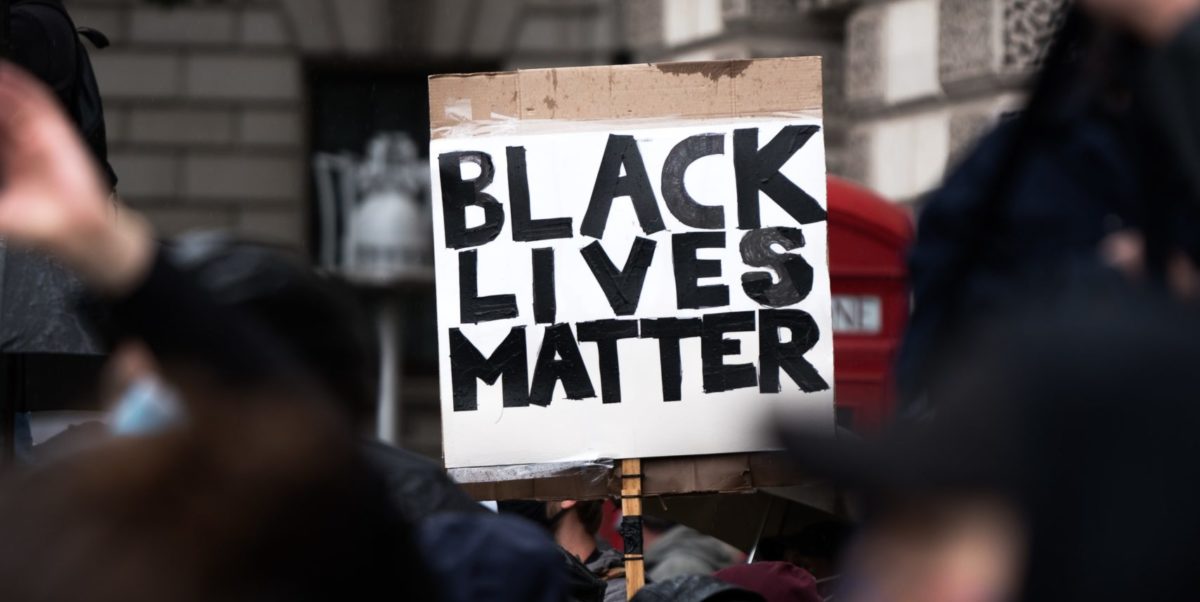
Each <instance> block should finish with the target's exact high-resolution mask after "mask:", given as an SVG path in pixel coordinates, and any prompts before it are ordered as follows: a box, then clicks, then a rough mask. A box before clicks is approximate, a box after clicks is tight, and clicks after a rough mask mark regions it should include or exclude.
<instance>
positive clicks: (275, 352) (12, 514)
mask: <svg viewBox="0 0 1200 602" xmlns="http://www.w3.org/2000/svg"><path fill="white" fill-rule="evenodd" d="M0 107H2V108H3V110H0V170H2V172H0V182H3V188H0V235H3V236H5V237H6V238H7V240H8V242H9V243H10V244H13V245H21V246H26V247H30V248H36V249H39V250H42V251H44V252H47V253H49V254H51V255H52V256H54V257H56V258H57V259H58V260H60V261H62V262H63V263H64V264H66V265H67V266H69V267H70V268H72V269H73V270H75V272H76V273H77V274H78V275H79V276H80V277H81V278H82V280H83V281H84V282H85V283H86V284H87V285H88V286H89V287H90V288H91V289H92V290H94V291H95V292H96V293H98V294H99V295H101V296H103V298H104V299H105V300H106V302H107V304H108V306H109V308H110V310H111V316H112V320H113V324H115V325H117V326H119V327H120V329H121V331H122V332H123V333H124V334H125V336H126V337H129V338H136V339H138V340H140V341H142V342H143V343H144V344H145V345H146V346H147V347H148V348H149V349H150V350H151V351H152V353H153V356H154V358H155V360H156V362H157V363H158V366H159V369H160V370H161V373H162V375H163V377H164V380H166V381H168V382H170V384H171V385H172V386H173V388H174V389H175V390H176V391H177V392H178V393H179V398H180V400H181V401H182V402H183V403H184V404H185V406H186V410H187V422H186V424H185V425H184V427H183V428H179V429H173V430H167V431H163V432H161V433H159V434H157V435H153V436H149V437H144V438H131V439H125V440H118V441H113V442H109V443H107V444H105V445H104V446H102V447H100V448H96V449H94V450H92V451H91V452H90V453H88V454H84V455H79V456H75V457H71V458H67V459H64V460H63V461H62V462H61V463H54V464H52V465H50V466H47V467H45V468H41V469H37V470H35V471H32V472H29V473H27V474H22V475H19V476H17V477H15V478H16V480H15V481H12V482H9V483H7V484H6V487H4V489H3V491H2V493H3V495H2V496H0V506H2V507H3V510H2V511H0V521H3V523H4V525H3V526H2V527H0V530H2V531H3V532H4V533H5V536H6V543H8V544H10V545H7V546H6V547H5V551H4V554H3V555H0V581H2V582H4V583H5V599H6V600H18V601H20V600H58V599H83V600H114V601H115V600H164V599H168V600H211V599H226V600H262V599H289V600H326V599H335V598H336V599H344V598H350V599H356V598H368V597H371V598H373V597H378V596H380V595H381V592H391V593H390V594H386V593H384V594H382V595H387V596H388V597H399V598H402V599H403V598H405V597H411V599H418V600H431V599H436V594H435V593H434V590H433V585H432V582H431V579H430V578H429V576H428V573H427V571H426V570H425V568H424V565H423V563H422V561H421V559H420V556H419V554H418V553H417V551H416V547H415V545H414V541H413V539H412V537H411V533H410V532H409V528H408V525H407V523H406V522H405V521H404V520H403V518H402V517H401V516H400V515H399V513H397V512H396V511H395V509H394V508H393V507H392V504H391V503H390V501H389V500H388V497H387V494H386V489H385V486H384V485H383V483H382V481H381V480H380V479H379V478H378V477H377V475H376V474H375V472H374V471H373V470H371V469H370V468H369V467H368V466H367V465H366V463H365V462H364V461H363V460H362V458H361V456H360V455H359V454H358V452H357V450H356V449H355V447H354V445H353V444H352V441H353V438H352V435H351V433H352V430H351V428H350V426H349V421H348V420H346V419H345V418H344V417H342V416H339V415H338V414H337V413H336V412H334V411H333V410H332V407H333V406H332V404H331V403H330V402H328V401H326V397H327V395H328V392H327V390H326V389H325V385H324V383H322V382H320V380H319V379H314V378H312V377H310V376H309V375H308V374H307V373H306V371H305V370H304V369H303V367H302V364H301V363H300V362H299V361H298V360H297V359H296V358H295V357H294V356H293V353H292V351H291V350H290V349H289V348H288V347H287V346H286V345H284V344H282V343H280V342H279V341H278V340H276V339H275V338H274V336H273V335H272V334H271V333H270V332H269V331H268V330H266V329H263V328H261V327H260V326H259V325H258V324H257V323H256V322H255V321H254V320H252V319H250V318H249V317H247V316H246V315H245V314H244V313H242V312H239V311H237V310H236V309H233V308H230V307H228V306H225V305H222V304H221V303H219V302H217V301H216V300H214V299H213V298H212V296H211V295H210V294H209V293H208V292H207V291H205V290H204V288H203V287H201V286H199V285H197V283H196V282H194V281H193V280H192V279H191V278H189V277H188V276H187V275H185V274H184V273H183V272H182V271H181V270H180V269H179V268H177V267H176V266H175V265H174V263H173V261H172V259H171V258H170V257H169V256H168V255H167V254H166V253H164V252H163V251H162V250H161V249H159V248H158V247H157V245H156V244H155V242H154V238H153V232H152V229H151V228H150V226H149V225H148V223H147V222H146V221H145V219H144V218H143V217H141V216H140V215H138V214H137V213H136V212H133V211H130V210H127V209H121V210H118V211H114V210H113V205H112V204H111V203H110V202H109V200H108V192H107V188H106V186H105V184H104V183H103V180H102V177H101V175H100V173H99V172H98V171H97V170H96V169H95V166H94V163H93V162H92V160H91V158H90V157H89V156H88V154H87V151H86V150H85V148H84V146H83V145H82V144H81V142H80V140H79V137H78V134H77V133H76V132H75V131H74V129H73V128H72V126H71V125H70V124H69V122H68V121H67V120H66V119H65V117H64V116H63V114H62V113H61V109H60V108H58V107H57V103H56V102H55V101H54V99H53V98H52V97H51V96H50V95H49V94H48V92H47V91H46V90H45V89H44V88H43V87H42V86H41V85H39V84H38V83H37V82H36V81H34V80H33V79H31V78H30V77H29V76H28V75H26V74H25V73H24V72H23V71H21V70H20V69H18V68H16V67H14V66H12V65H11V64H8V63H0Z"/></svg>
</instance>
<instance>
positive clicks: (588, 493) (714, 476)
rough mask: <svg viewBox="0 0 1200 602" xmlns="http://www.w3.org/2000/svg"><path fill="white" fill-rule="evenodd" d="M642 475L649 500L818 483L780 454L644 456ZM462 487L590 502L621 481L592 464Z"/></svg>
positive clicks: (497, 495) (490, 495)
mask: <svg viewBox="0 0 1200 602" xmlns="http://www.w3.org/2000/svg"><path fill="white" fill-rule="evenodd" d="M642 475H643V477H642V492H643V494H644V495H645V496H647V497H650V496H659V495H678V494H685V493H750V492H754V491H758V490H760V489H764V488H778V487H789V486H793V485H802V484H810V483H812V482H814V481H812V480H811V479H809V478H808V477H806V476H805V475H804V474H803V472H801V471H800V470H799V469H798V468H797V467H796V466H795V465H794V464H793V463H791V462H789V461H788V459H787V456H786V455H784V454H782V453H778V452H763V453H750V454H724V455H715V456H688V457H675V458H645V459H643V460H642ZM463 489H465V490H466V491H467V493H468V494H470V495H471V497H474V498H475V499H477V500H514V499H519V500H566V499H571V500H589V499H600V498H605V497H615V496H619V495H620V493H621V479H620V477H619V476H618V475H617V471H616V470H612V471H609V470H605V469H603V468H600V467H596V466H588V467H585V468H581V469H580V470H579V472H575V473H570V474H566V475H564V476H556V477H547V478H538V479H522V480H516V481H504V482H493V483H466V484H463Z"/></svg>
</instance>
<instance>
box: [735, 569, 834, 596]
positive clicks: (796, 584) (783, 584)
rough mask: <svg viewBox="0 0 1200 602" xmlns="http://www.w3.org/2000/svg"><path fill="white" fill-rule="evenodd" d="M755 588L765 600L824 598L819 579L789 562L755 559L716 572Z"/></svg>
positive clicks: (740, 585)
mask: <svg viewBox="0 0 1200 602" xmlns="http://www.w3.org/2000/svg"><path fill="white" fill-rule="evenodd" d="M713 576H714V577H716V578H717V579H720V580H721V581H724V582H726V583H732V584H733V585H736V586H738V587H741V588H744V589H747V590H749V591H752V592H755V593H757V594H759V595H760V596H762V597H763V600H765V601H766V602H824V600H825V598H823V597H821V594H820V592H818V591H817V580H816V578H814V577H813V576H812V574H811V573H809V572H808V571H806V570H804V569H802V568H800V567H798V566H796V565H794V564H792V563H790V562H755V563H752V564H739V565H735V566H731V567H729V568H727V569H721V570H719V571H717V572H716V574H715V575H713Z"/></svg>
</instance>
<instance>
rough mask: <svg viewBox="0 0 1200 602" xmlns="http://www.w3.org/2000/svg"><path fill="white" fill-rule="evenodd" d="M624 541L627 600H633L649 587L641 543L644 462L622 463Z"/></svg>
mask: <svg viewBox="0 0 1200 602" xmlns="http://www.w3.org/2000/svg"><path fill="white" fill-rule="evenodd" d="M621 517H622V518H621V539H622V540H623V541H624V543H625V597H626V598H627V599H629V600H632V599H633V597H634V596H635V595H637V593H638V590H640V589H642V586H644V585H646V560H645V549H644V547H643V544H644V542H643V541H642V461H641V460H637V459H633V460H622V461H621Z"/></svg>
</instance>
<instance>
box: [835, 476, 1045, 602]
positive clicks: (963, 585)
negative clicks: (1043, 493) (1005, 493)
mask: <svg viewBox="0 0 1200 602" xmlns="http://www.w3.org/2000/svg"><path fill="white" fill-rule="evenodd" d="M1026 543H1027V531H1026V525H1025V523H1024V522H1023V519H1022V517H1021V516H1020V514H1019V513H1018V512H1017V511H1016V509H1015V508H1014V507H1013V505H1012V504H1010V503H1007V502H1006V501H1004V500H1003V499H1000V498H997V497H992V496H984V495H981V496H965V495H964V496H958V495H946V496H937V495H929V496H921V497H912V498H907V499H900V498H894V499H891V500H888V501H887V502H886V503H884V508H883V509H881V510H880V511H878V513H877V514H875V515H874V516H872V517H871V518H870V520H869V522H868V526H867V527H866V528H865V529H864V530H863V532H862V534H861V535H860V538H859V540H858V541H857V542H856V544H855V545H854V547H853V549H852V552H851V553H850V554H849V556H848V557H847V558H846V559H845V562H846V565H845V569H844V570H845V573H844V574H843V582H844V589H843V591H842V592H840V594H839V595H840V597H842V598H843V599H845V600H848V601H850V602H860V601H868V600H887V601H889V602H999V601H1005V600H1015V599H1016V597H1015V596H1016V594H1017V592H1018V591H1019V589H1020V584H1021V579H1022V577H1023V574H1022V569H1023V566H1024V562H1025V560H1026Z"/></svg>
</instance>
